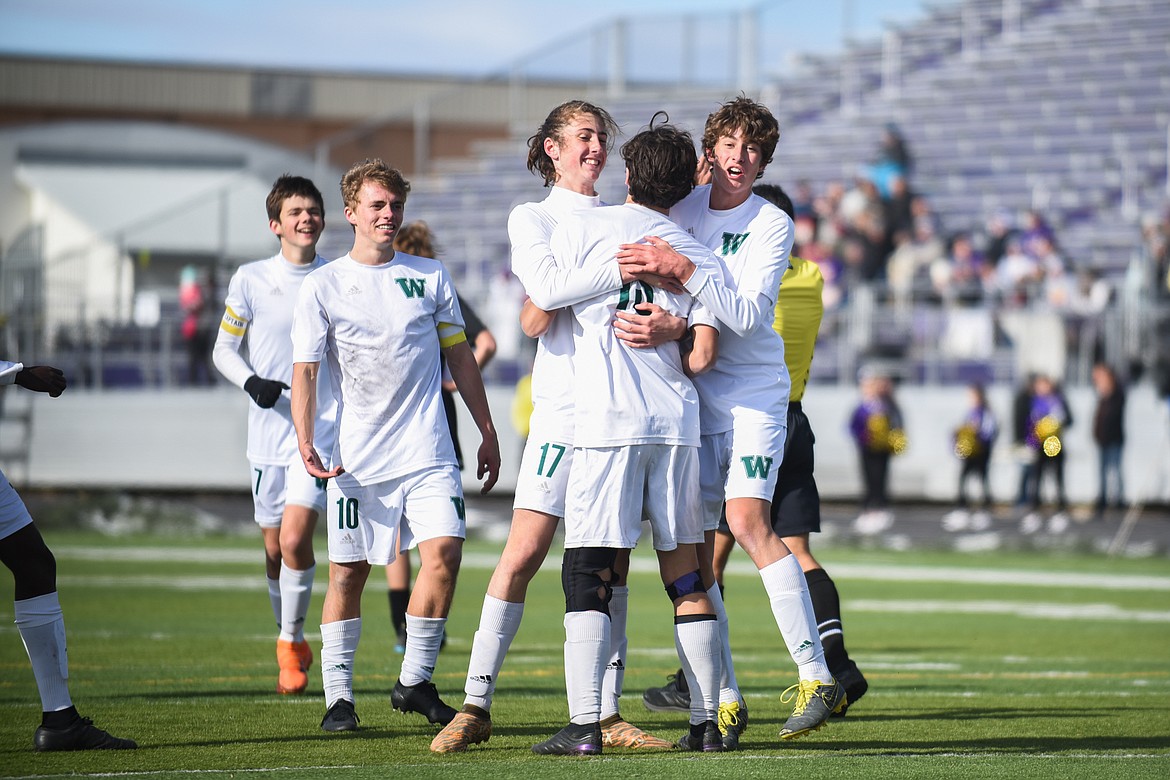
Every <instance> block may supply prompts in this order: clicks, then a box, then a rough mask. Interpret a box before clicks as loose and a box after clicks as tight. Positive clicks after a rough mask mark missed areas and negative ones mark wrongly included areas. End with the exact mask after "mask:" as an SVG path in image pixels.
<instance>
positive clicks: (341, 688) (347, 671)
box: [321, 617, 362, 709]
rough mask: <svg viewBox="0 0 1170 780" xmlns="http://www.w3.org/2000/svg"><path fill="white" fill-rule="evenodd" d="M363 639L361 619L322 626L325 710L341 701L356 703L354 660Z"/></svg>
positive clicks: (338, 621) (351, 619)
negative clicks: (360, 640) (354, 694)
mask: <svg viewBox="0 0 1170 780" xmlns="http://www.w3.org/2000/svg"><path fill="white" fill-rule="evenodd" d="M361 636H362V619H361V618H360V617H358V618H350V619H349V620H337V621H334V622H332V623H322V624H321V682H322V683H323V684H324V686H325V709H329V708H330V707H332V706H333V705H334V704H336V703H337V701H338V700H339V699H347V700H349V701H351V702H353V701H354V698H353V657H354V655H356V654H357V646H358V640H359V639H361ZM354 703H355V704H356V702H354Z"/></svg>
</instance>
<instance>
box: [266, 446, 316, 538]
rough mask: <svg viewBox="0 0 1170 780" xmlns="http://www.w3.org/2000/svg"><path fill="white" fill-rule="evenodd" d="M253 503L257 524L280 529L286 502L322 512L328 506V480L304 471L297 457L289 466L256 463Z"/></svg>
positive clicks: (303, 466)
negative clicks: (326, 495)
mask: <svg viewBox="0 0 1170 780" xmlns="http://www.w3.org/2000/svg"><path fill="white" fill-rule="evenodd" d="M251 465H252V504H253V506H254V507H255V511H256V524H257V525H259V526H260V527H261V528H280V519H281V517H282V516H283V514H284V507H285V504H291V505H292V506H303V507H306V508H308V509H312V510H313V511H315V512H317V513H318V514H320V513H321V512H322V511H324V509H325V480H319V479H317V478H316V477H314V476H312V475H310V474H309V472H307V471H305V465H304V463H302V462H301V459H300V458H299V457H298V458H297V461H296V463H292V464H289V465H287V466H280V465H272V464H264V463H253V464H251Z"/></svg>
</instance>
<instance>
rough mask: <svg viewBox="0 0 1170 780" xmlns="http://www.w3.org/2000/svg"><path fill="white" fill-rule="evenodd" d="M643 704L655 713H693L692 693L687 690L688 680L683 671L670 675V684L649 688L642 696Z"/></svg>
mask: <svg viewBox="0 0 1170 780" xmlns="http://www.w3.org/2000/svg"><path fill="white" fill-rule="evenodd" d="M642 704H644V705H645V706H646V709H648V710H651V711H653V712H686V713H689V712H690V711H691V691H690V689H689V688H687V678H686V677H685V676H684V675H683V670H682V669H679V670H678V672H676V673H675V674H672V675H670V677H669V682H667V683H666V685H664V686H662V687H661V688H647V689H646V692H645V693H643V694H642Z"/></svg>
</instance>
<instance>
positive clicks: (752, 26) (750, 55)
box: [736, 5, 760, 94]
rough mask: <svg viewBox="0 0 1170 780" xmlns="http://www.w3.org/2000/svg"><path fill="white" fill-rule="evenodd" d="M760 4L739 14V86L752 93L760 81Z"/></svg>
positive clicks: (737, 64)
mask: <svg viewBox="0 0 1170 780" xmlns="http://www.w3.org/2000/svg"><path fill="white" fill-rule="evenodd" d="M759 17H760V7H759V6H758V5H756V6H751V7H748V8H745V9H744V10H743V11H742V12H741V13H740V15H739V46H738V47H737V48H738V49H739V58H738V61H737V63H736V70H738V73H737V76H738V81H739V88H740V89H742V90H743V91H744V92H745V93H748V94H751V93H752V92H754V91H755V89H756V87H757V86H758V83H759V74H758V71H759V62H760V54H759V35H758V31H759V27H760V24H759V21H760V18H759Z"/></svg>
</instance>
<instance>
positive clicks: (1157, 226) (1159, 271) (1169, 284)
mask: <svg viewBox="0 0 1170 780" xmlns="http://www.w3.org/2000/svg"><path fill="white" fill-rule="evenodd" d="M1142 241H1143V242H1144V244H1145V248H1146V253H1147V255H1148V262H1149V264H1150V265H1149V267H1150V268H1151V269H1152V270H1153V274H1154V279H1153V284H1152V285H1151V286H1152V287H1153V290H1154V294H1155V295H1156V296H1158V297H1159V298H1166V297H1170V206H1167V208H1166V209H1165V210H1164V211H1163V213H1162V215H1161V216H1160V217H1159V216H1158V215H1157V214H1146V215H1145V216H1144V217H1142Z"/></svg>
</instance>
